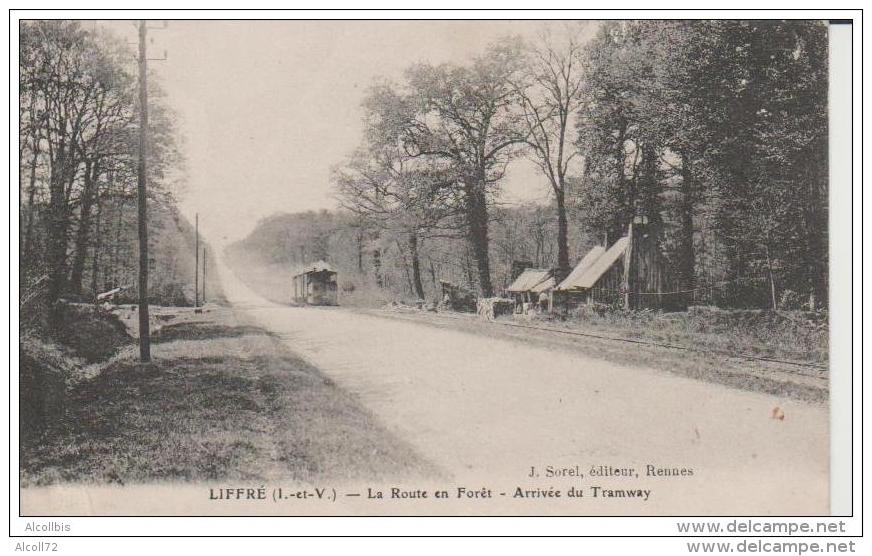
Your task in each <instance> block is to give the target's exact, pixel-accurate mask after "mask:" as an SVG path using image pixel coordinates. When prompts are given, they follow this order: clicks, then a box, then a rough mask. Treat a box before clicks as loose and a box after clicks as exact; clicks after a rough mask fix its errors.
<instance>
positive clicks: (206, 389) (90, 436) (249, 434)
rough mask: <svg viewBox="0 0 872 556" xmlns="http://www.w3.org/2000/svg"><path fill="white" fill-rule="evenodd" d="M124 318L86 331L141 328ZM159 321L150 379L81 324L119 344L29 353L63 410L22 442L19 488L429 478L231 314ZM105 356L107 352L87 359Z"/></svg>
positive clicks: (336, 392)
mask: <svg viewBox="0 0 872 556" xmlns="http://www.w3.org/2000/svg"><path fill="white" fill-rule="evenodd" d="M119 313H120V317H119V316H106V315H91V316H90V317H88V318H87V319H81V321H82V322H91V323H93V322H94V321H95V320H96V321H98V322H101V321H102V322H104V323H105V322H110V323H111V322H113V321H116V322H119V321H120V322H123V323H127V324H130V325H132V324H133V323H135V322H136V312H135V311H133V310H130V309H129V308H128V309H122V310H121V311H119ZM153 314H154V322H155V327H156V328H157V332H156V333H155V335H154V340H153V342H154V343H153V347H152V352H153V357H154V362H155V364H154V366H153V368H142V367H139V366H138V365H137V361H136V356H137V348H136V345H135V343H134V340H133V339H132V338H131V337H130V336H128V335H126V334H121V333H119V328H118V326H116V325H108V326H107V325H105V324H103V325H99V326H94V325H93V324H92V325H89V326H88V328H89V329H91V330H92V331H93V330H96V329H100V330H109V329H111V330H114V332H112V334H111V335H109V336H111V337H109V336H107V337H103V338H101V337H93V336H92V337H90V338H89V341H87V342H80V343H79V344H78V345H76V344H75V343H70V342H67V344H66V345H53V344H49V343H46V342H45V341H43V340H41V339H38V338H35V337H30V338H25V339H24V340H23V342H22V344H21V346H22V347H21V351H22V354H23V355H27V358H26V359H25V358H23V359H22V363H23V365H24V367H23V369H22V370H23V374H25V375H26V374H31V375H33V374H37V375H39V376H42V377H45V376H62V377H63V379H64V383H65V384H63V385H62V387H61V388H58V389H55V392H54V398H53V400H52V401H51V402H50V403H51V404H61V406H62V407H61V409H60V410H59V411H55V412H54V413H55V414H54V415H49V418H47V419H46V420H45V423H44V426H43V427H41V428H40V427H37V428H35V429H32V430H31V429H26V428H23V429H22V432H23V435H22V446H21V456H22V460H21V461H22V465H21V478H22V484H23V485H25V486H27V485H43V484H51V483H58V482H68V481H77V482H94V483H120V484H126V483H141V482H152V481H212V480H222V479H234V478H238V479H250V480H267V479H285V480H294V481H303V482H306V481H316V480H323V479H333V480H339V481H342V480H356V479H378V478H382V477H391V478H396V477H403V476H414V475H416V474H419V473H420V474H423V473H429V472H432V469H429V468H428V466H427V464H425V463H424V462H422V461H421V460H420V459H419V458H418V456H417V455H416V454H415V453H413V452H412V450H411V449H410V448H409V447H407V446H406V445H404V444H403V443H401V442H400V441H399V440H397V439H396V438H395V437H394V436H393V435H392V434H390V433H389V432H388V431H386V430H385V429H383V428H382V427H381V426H380V425H379V423H377V422H376V421H375V419H374V418H373V417H372V415H370V414H369V413H368V412H367V411H366V410H364V409H363V408H362V407H361V406H360V405H359V404H358V403H357V402H356V400H355V399H354V398H353V397H352V396H351V395H349V394H347V393H346V392H344V391H343V390H341V389H340V388H338V387H337V386H335V385H334V384H333V383H332V382H331V381H330V380H329V379H328V378H326V377H325V376H324V375H322V373H321V372H320V371H319V370H318V369H317V368H315V367H313V366H311V365H309V364H308V363H306V362H305V361H303V360H301V359H300V358H298V357H296V356H295V355H293V354H292V353H291V352H289V351H288V350H287V349H286V348H285V347H284V346H283V344H282V343H281V341H280V340H279V339H277V338H275V337H273V336H271V335H269V334H268V333H266V332H265V331H264V330H262V329H260V328H257V327H252V326H249V325H246V324H245V323H242V322H240V321H239V320H238V319H237V317H236V315H235V314H234V313H233V312H232V310H231V309H229V308H226V307H218V306H211V307H210V308H208V309H207V310H206V311H205V312H204V313H202V314H194V312H193V311H192V310H191V309H181V308H175V309H169V308H157V307H155V308H154V309H153ZM80 327H82V328H85V326H83V325H82V324H81V322H80ZM101 345H108V346H110V347H109V348H108V349H104V350H102V352H100V353H90V352H92V351H93V346H101ZM27 365H30V366H31V367H32V368H31V369H30V371H28V369H27ZM34 369H36V371H37V372H36V373H33V372H32V371H34ZM53 407H57V406H56V405H53ZM49 413H51V412H49ZM31 424H32V423H31Z"/></svg>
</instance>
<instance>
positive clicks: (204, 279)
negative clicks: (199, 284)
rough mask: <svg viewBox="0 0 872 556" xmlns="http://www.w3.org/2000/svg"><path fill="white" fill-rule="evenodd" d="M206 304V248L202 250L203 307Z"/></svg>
mask: <svg viewBox="0 0 872 556" xmlns="http://www.w3.org/2000/svg"><path fill="white" fill-rule="evenodd" d="M205 304H206V248H205V247H204V248H203V305H205Z"/></svg>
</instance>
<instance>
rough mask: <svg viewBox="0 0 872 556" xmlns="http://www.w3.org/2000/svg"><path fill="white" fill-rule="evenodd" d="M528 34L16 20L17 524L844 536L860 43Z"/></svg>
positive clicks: (312, 23)
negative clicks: (840, 229)
mask: <svg viewBox="0 0 872 556" xmlns="http://www.w3.org/2000/svg"><path fill="white" fill-rule="evenodd" d="M171 15H172V14H171V13H170V16H171ZM517 15H518V17H517V18H514V19H513V18H509V19H486V18H485V19H440V18H439V17H438V16H439V14H438V13H437V14H435V16H433V17H434V18H431V19H404V20H398V19H392V18H389V17H388V18H383V19H369V20H367V19H357V20H355V19H333V20H329V19H305V20H304V19H280V18H273V19H268V18H264V19H260V18H257V15H256V14H255V15H254V16H253V18H252V19H236V18H227V19H225V18H222V17H221V16H220V14H219V15H218V16H217V17H216V18H206V17H203V18H200V19H196V18H193V19H191V18H177V19H173V18H172V17H169V18H168V19H166V18H164V19H162V18H161V17H164V16H161V15H160V14H156V15H155V17H150V16H149V14H148V12H145V16H146V17H145V19H123V17H124V14H123V12H122V17H107V18H103V17H95V16H94V15H92V14H89V13H88V12H83V13H82V14H81V17H73V18H58V17H56V16H53V15H52V14H51V13H46V17H44V18H42V17H39V12H37V13H36V16H37V17H30V16H28V17H21V18H16V16H15V14H14V13H13V14H12V21H11V27H10V33H12V34H13V39H12V43H11V48H12V49H13V51H12V52H11V55H12V62H13V63H14V61H15V59H16V53H15V50H16V49H17V61H18V67H17V69H16V68H15V67H14V66H12V70H11V72H12V73H13V75H14V73H17V75H18V79H19V82H18V88H17V92H18V96H17V100H16V99H15V98H14V97H13V98H12V99H11V101H10V102H11V103H12V104H13V105H14V104H15V103H17V106H18V114H17V117H16V116H14V115H10V117H11V119H12V120H13V121H15V120H16V119H17V123H18V135H17V146H18V166H17V178H18V180H19V183H18V192H17V197H18V221H17V222H18V224H17V229H18V258H17V261H18V266H17V269H18V287H17V296H18V312H17V332H12V331H10V334H17V338H18V364H17V366H18V375H17V381H16V379H14V378H12V379H11V380H12V381H13V386H14V388H15V389H12V390H11V392H10V393H11V397H12V398H13V402H15V403H14V404H13V408H17V412H14V413H13V415H12V417H11V418H12V423H11V425H12V429H14V430H15V431H17V432H15V433H14V434H15V436H14V437H13V439H14V440H15V439H17V445H13V446H12V447H11V450H12V452H13V457H15V453H17V469H15V468H13V469H12V470H11V475H12V476H13V484H12V490H14V491H16V492H17V497H18V504H19V516H20V517H21V518H27V517H28V516H38V517H44V518H45V517H52V516H67V517H84V516H103V517H107V516H128V517H129V516H179V517H181V516H358V517H361V516H381V517H386V516H458V517H460V516H464V517H466V516H495V517H506V516H528V517H531V516H598V517H616V516H635V517H641V516H660V517H682V516H720V517H723V516H751V517H753V516H756V517H760V516H787V517H802V516H820V517H826V516H831V515H834V514H836V513H838V512H839V511H842V510H837V509H836V505H834V504H835V502H834V498H833V497H834V496H835V494H834V492H835V491H834V487H833V484H834V483H833V480H834V469H833V461H835V460H834V459H832V458H833V457H834V456H833V453H834V446H835V444H834V442H835V440H834V435H835V434H837V432H838V431H836V430H834V428H833V427H834V425H833V423H834V422H836V421H834V420H833V419H832V415H833V412H834V411H836V410H837V409H838V410H840V411H841V410H844V411H848V412H850V411H851V407H852V406H850V405H849V404H850V401H851V398H852V395H851V393H850V381H851V376H852V372H853V370H852V367H851V357H850V356H851V354H850V345H851V344H850V337H848V338H844V337H843V338H842V340H847V341H848V342H849V343H848V347H849V351H848V352H846V353H845V354H844V357H842V358H841V359H840V360H839V361H842V362H844V361H845V357H847V364H846V365H845V364H839V365H837V364H835V363H834V361H835V360H834V359H833V343H832V342H833V341H834V340H833V338H834V336H833V335H832V333H833V330H835V328H834V327H835V326H836V321H839V322H842V323H843V324H842V328H841V330H845V328H844V323H845V322H847V326H848V331H849V335H850V322H851V321H850V318H851V317H850V314H849V313H850V306H848V312H847V313H845V312H842V313H841V314H839V313H837V312H836V311H835V310H834V309H833V303H834V302H833V301H832V300H833V299H834V297H833V296H834V295H835V294H837V293H841V294H842V295H847V296H849V300H850V295H851V288H852V285H851V275H850V253H851V251H850V249H851V247H850V245H848V246H847V247H845V243H846V242H845V241H844V239H845V238H844V237H841V238H836V236H834V233H833V232H832V230H833V226H835V225H836V224H837V223H838V222H839V221H841V222H843V223H844V222H846V220H845V219H847V220H848V221H849V220H850V218H851V213H850V206H849V208H848V211H842V212H841V213H839V212H837V211H835V209H834V208H833V206H832V204H831V199H832V198H833V195H834V194H836V193H834V192H833V189H834V188H837V187H838V188H841V191H842V193H841V195H842V196H843V197H844V196H845V195H847V196H848V197H850V195H851V182H850V168H846V169H845V170H846V171H847V172H848V181H847V183H845V182H837V181H834V180H833V178H832V176H833V175H835V174H834V173H833V172H834V169H833V163H832V161H833V160H834V158H833V156H834V149H836V146H835V145H836V144H835V143H833V140H832V138H833V136H834V133H833V129H834V128H833V120H832V117H831V113H832V108H833V107H832V105H833V102H834V101H833V93H832V90H833V87H832V85H833V83H832V82H831V64H833V63H834V62H833V60H834V58H833V57H832V54H833V53H832V51H831V48H832V47H831V45H832V34H833V33H834V29H835V28H836V27H839V28H843V29H847V30H848V33H849V34H850V26H851V21H850V20H848V21H847V22H844V21H842V22H834V21H832V20H826V19H813V18H802V14H801V13H800V14H797V15H798V17H792V18H759V19H757V18H749V17H742V18H733V17H730V14H729V13H726V14H725V15H724V16H723V17H722V18H720V19H703V18H699V19H691V18H675V17H663V18H662V19H652V18H639V19H633V18H624V16H623V15H620V14H617V15H616V16H615V17H614V18H602V19H588V18H587V17H585V16H584V14H578V17H577V19H536V20H533V19H526V18H524V17H523V14H521V13H519V14H517ZM16 26H17V30H16V29H15V28H14V27H16ZM15 36H17V45H16V43H15ZM849 52H850V51H849ZM846 64H847V65H848V67H850V64H851V61H850V59H849V60H847V61H846ZM12 88H13V91H14V83H13V84H12ZM839 98H841V97H839ZM848 110H849V114H850V107H848ZM849 123H850V122H849ZM14 137H15V136H14V135H13V142H12V144H13V145H14V144H15V141H14ZM850 140H851V136H850V126H849V128H848V135H847V136H846V137H845V139H844V141H843V142H842V143H839V144H840V145H842V146H841V147H839V148H845V147H844V144H845V143H844V142H845V141H847V145H848V147H847V149H850ZM11 146H12V145H10V148H11ZM10 157H11V155H10ZM12 166H13V168H14V167H15V166H14V163H13V164H12ZM13 177H14V176H13ZM14 194H15V193H14V192H13V195H14ZM10 211H11V209H10ZM836 239H838V241H836ZM850 241H851V238H850V237H848V238H847V243H848V244H850ZM10 243H11V239H10ZM10 249H11V247H10ZM834 249H836V250H839V249H848V251H847V252H848V263H847V266H848V268H847V270H846V272H847V274H844V273H843V274H841V275H839V276H840V277H839V278H838V279H837V278H834V276H836V274H834V269H833V263H832V261H833V260H834V259H833V258H832V254H833V250H834ZM841 260H842V261H843V263H842V264H843V265H844V261H845V259H844V258H843V259H841ZM858 264H859V263H858ZM15 291H16V290H14V289H13V290H12V292H13V293H12V295H15ZM843 308H844V307H843ZM13 315H14V313H13ZM846 319H847V320H846ZM842 345H844V344H842ZM10 351H11V352H12V353H14V351H13V350H12V348H11V346H10ZM857 364H859V362H857ZM10 374H11V376H14V375H12V371H11V369H10ZM837 375H838V376H841V377H842V379H843V381H842V384H845V383H846V382H845V381H847V384H848V393H847V394H845V395H844V396H842V398H839V399H841V400H843V401H844V400H847V401H846V404H847V405H844V406H841V405H838V404H837V402H836V401H835V400H836V398H835V397H833V396H832V392H831V390H832V389H833V388H835V386H833V385H834V384H836V383H835V379H836V376H837ZM15 385H17V386H15ZM16 400H17V401H16ZM839 403H841V402H839ZM848 415H850V413H848ZM848 419H850V417H848ZM848 426H849V428H850V421H848ZM841 432H842V433H844V434H847V435H849V436H848V439H849V441H848V443H847V444H842V446H843V447H844V449H840V450H839V452H840V453H841V454H842V455H843V457H845V458H848V460H847V461H848V472H850V469H851V468H850V457H851V453H852V452H851V444H850V434H851V431H850V430H847V429H844V427H843V428H842V431H841ZM14 440H13V441H14ZM15 461H16V459H13V460H12V462H13V465H14V464H15ZM15 479H17V484H15ZM849 479H850V477H849ZM849 488H850V484H849ZM850 494H851V493H850V490H849V491H848V492H847V496H848V512H849V513H850V512H851V509H850V508H851V506H850V503H851V502H850ZM843 498H844V496H843ZM855 503H856V501H855ZM839 507H840V508H843V507H844V506H839ZM673 534H681V533H673Z"/></svg>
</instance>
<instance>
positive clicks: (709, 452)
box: [219, 268, 829, 516]
mask: <svg viewBox="0 0 872 556" xmlns="http://www.w3.org/2000/svg"><path fill="white" fill-rule="evenodd" d="M219 270H220V271H221V279H222V284H223V287H224V291H225V293H226V296H227V298H228V300H229V301H230V302H231V303H232V304H233V305H234V307H235V308H236V309H237V310H239V311H241V312H242V314H244V315H246V316H247V318H251V319H252V320H253V321H256V322H257V323H258V324H259V325H261V326H264V327H266V328H267V329H269V330H271V331H273V332H274V333H276V334H277V335H279V336H280V337H281V338H283V339H284V340H285V341H287V343H288V345H289V346H290V347H291V348H292V349H293V350H294V351H295V352H297V353H298V354H300V355H301V356H303V357H304V358H306V359H308V360H309V361H310V362H312V363H313V364H315V365H317V366H318V367H319V368H321V369H322V370H323V372H324V373H325V374H326V375H327V376H329V377H330V378H331V379H332V380H334V381H335V382H336V383H337V384H339V385H340V386H341V387H343V388H345V389H347V390H348V391H350V392H351V393H353V394H354V395H356V396H357V397H358V398H359V399H360V401H361V402H362V404H363V405H364V406H366V407H368V408H369V409H370V410H371V411H373V412H374V413H375V415H376V416H377V417H378V418H379V419H380V420H381V421H382V422H383V423H384V424H385V425H386V426H387V427H388V428H389V429H390V430H392V431H393V432H395V433H396V434H398V435H399V436H400V437H401V438H402V439H405V440H406V441H407V442H408V443H409V444H411V445H412V446H413V447H414V448H415V450H417V451H418V452H419V453H420V454H421V455H423V456H424V457H425V458H426V459H428V460H430V461H431V462H433V463H434V464H435V465H436V466H437V467H438V468H439V469H441V470H443V472H444V478H443V479H440V480H442V481H443V483H444V484H449V485H452V486H453V487H454V486H467V487H470V488H476V487H478V488H482V487H483V486H484V487H492V489H493V492H494V496H495V497H497V498H498V500H497V501H496V502H494V503H492V504H491V506H490V509H488V510H487V511H485V512H484V513H493V512H494V508H497V507H499V497H502V499H503V500H504V503H505V504H506V505H507V506H506V507H507V508H509V507H511V508H513V509H510V510H508V511H512V512H515V513H518V512H521V513H524V512H525V511H524V510H523V509H518V508H519V507H518V506H517V505H515V506H512V505H511V503H515V502H517V500H516V497H515V496H514V495H515V494H517V490H516V489H517V488H518V487H520V488H521V489H549V488H555V489H561V490H562V491H563V497H564V498H563V499H562V500H560V501H559V502H558V503H557V505H556V506H551V507H552V508H562V509H563V510H562V511H563V512H572V513H580V514H585V513H588V514H589V513H593V514H608V515H613V514H637V515H638V514H659V515H673V516H679V515H701V514H708V515H769V514H775V515H801V514H818V515H821V514H825V513H828V505H829V504H828V499H829V494H828V488H829V483H828V468H829V431H828V409H827V407H826V406H822V405H814V404H806V403H802V402H797V401H791V400H789V399H786V398H785V399H780V398H779V397H775V396H770V395H764V394H758V393H754V392H747V391H740V390H735V389H731V388H728V387H724V386H720V385H717V384H711V383H705V382H701V381H696V380H692V379H688V378H684V377H680V376H676V375H672V374H670V373H667V372H663V371H657V370H653V369H646V368H641V367H626V366H620V365H615V364H612V363H609V362H606V361H602V360H597V359H594V358H588V357H585V356H584V355H581V354H573V353H570V352H566V351H561V350H549V349H547V348H544V347H540V346H534V345H519V344H518V343H513V342H510V341H507V340H495V339H492V338H486V337H483V336H479V335H476V334H470V333H468V332H457V331H452V330H443V329H438V328H433V327H429V326H425V325H420V324H416V323H411V322H404V321H398V320H393V319H385V318H379V317H377V316H371V315H362V314H358V313H354V312H351V311H348V310H345V309H342V308H317V307H311V308H296V307H289V306H282V305H278V304H274V303H270V302H267V301H265V300H263V299H261V298H260V297H258V296H257V295H256V294H254V293H253V292H251V291H250V290H249V289H248V288H247V287H246V286H245V285H244V284H242V283H241V282H240V281H238V280H237V279H236V278H235V277H234V276H233V275H232V274H231V273H230V272H229V271H228V270H226V269H225V268H219ZM628 349H632V348H628ZM776 408H777V409H776ZM781 417H783V418H781ZM649 465H650V466H653V467H654V468H655V469H669V470H672V471H671V473H676V472H677V473H682V472H681V471H680V470H681V469H685V470H690V471H689V472H688V471H685V472H683V473H684V475H683V476H681V475H679V476H668V475H658V474H657V472H655V473H654V474H649V471H650V470H651V468H650V467H649ZM547 466H551V467H553V468H555V469H568V470H570V471H566V473H567V474H568V475H567V476H556V477H548V476H547ZM576 466H578V471H579V472H580V473H581V474H582V475H583V478H579V477H574V476H572V475H571V473H573V472H574V471H575V470H576ZM533 467H535V468H536V472H537V473H538V476H535V477H530V476H529V475H530V473H531V468H533ZM626 468H633V470H634V471H633V472H634V473H635V474H638V477H636V476H635V475H633V476H630V477H626V476H622V475H620V474H616V473H615V470H618V469H626ZM596 471H599V472H600V473H599V476H597V474H596V473H592V472H596ZM661 473H662V472H661ZM688 473H692V474H688ZM573 486H574V487H576V488H580V489H583V490H584V491H585V497H586V500H585V505H583V506H582V505H578V504H579V503H578V502H577V501H568V500H567V499H566V498H565V497H566V492H567V490H568V489H569V488H570V487H573ZM594 486H600V487H602V488H605V489H609V490H620V491H629V490H635V489H639V490H642V491H645V490H648V491H650V493H649V494H648V496H647V500H641V499H635V498H634V499H632V500H629V499H626V498H623V497H621V498H619V497H611V498H604V497H603V496H602V492H601V491H600V492H595V491H594V489H593V488H592V487H594ZM453 494H454V492H453V491H452V495H453ZM594 494H597V496H596V497H595V498H593V495H594ZM494 504H497V505H496V506H495V505H494ZM572 504H575V506H572ZM567 508H569V509H567ZM469 511H478V510H476V509H475V507H474V506H470V508H469ZM537 511H538V510H537ZM558 511H560V510H558ZM497 513H498V512H497Z"/></svg>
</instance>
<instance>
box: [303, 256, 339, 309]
mask: <svg viewBox="0 0 872 556" xmlns="http://www.w3.org/2000/svg"><path fill="white" fill-rule="evenodd" d="M293 282H294V297H293V301H294V303H298V304H304V305H339V294H338V291H337V287H336V271H335V270H333V268H331V267H330V265H328V264H327V263H325V262H324V261H318V262H316V263H314V264H311V265H308V266H306V267H305V268H304V269H302V270H301V271H300V272H298V273H297V274H295V275H294V278H293Z"/></svg>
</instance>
